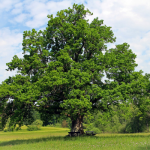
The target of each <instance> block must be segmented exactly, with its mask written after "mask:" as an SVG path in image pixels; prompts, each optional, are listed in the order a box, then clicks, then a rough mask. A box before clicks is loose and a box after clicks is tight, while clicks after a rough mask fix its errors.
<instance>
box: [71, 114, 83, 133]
mask: <svg viewBox="0 0 150 150" xmlns="http://www.w3.org/2000/svg"><path fill="white" fill-rule="evenodd" d="M71 120H72V127H71V132H80V135H82V134H84V130H83V125H82V123H83V116H81V115H79V116H78V117H77V118H76V119H75V120H74V119H73V118H72V119H71Z"/></svg>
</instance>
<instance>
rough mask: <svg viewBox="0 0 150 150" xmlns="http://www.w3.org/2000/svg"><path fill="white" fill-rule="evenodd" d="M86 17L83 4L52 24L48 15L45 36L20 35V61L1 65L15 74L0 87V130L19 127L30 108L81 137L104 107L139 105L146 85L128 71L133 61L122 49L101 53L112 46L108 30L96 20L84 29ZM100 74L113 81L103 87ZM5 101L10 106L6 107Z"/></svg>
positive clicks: (138, 75) (123, 46)
mask: <svg viewBox="0 0 150 150" xmlns="http://www.w3.org/2000/svg"><path fill="white" fill-rule="evenodd" d="M87 13H89V14H90V15H93V13H91V12H90V11H89V10H88V9H87V10H84V5H83V4H82V5H77V4H74V5H73V8H72V9H71V8H70V7H69V8H68V9H65V10H61V11H60V12H58V13H57V16H56V17H55V18H53V15H48V16H47V17H48V18H49V21H48V24H47V25H48V26H47V27H46V30H44V31H41V30H40V31H38V32H37V31H36V30H35V29H32V31H24V34H23V43H22V45H23V54H24V57H23V58H18V56H17V55H15V56H14V57H13V60H12V61H11V62H9V63H7V66H8V69H7V70H8V71H9V70H10V71H11V70H15V69H17V70H18V74H17V75H15V76H13V77H9V78H8V79H6V80H5V81H4V82H3V83H2V85H1V87H0V103H1V104H2V105H1V108H2V109H1V110H2V113H3V117H2V122H3V126H4V125H5V122H6V120H7V118H8V116H10V118H11V122H12V124H15V123H18V122H19V123H20V125H21V124H22V122H23V121H24V120H25V119H26V118H29V117H31V110H32V109H33V108H34V109H36V110H37V111H39V112H40V113H41V118H43V119H44V118H51V117H52V116H53V114H58V115H63V114H64V115H67V116H68V117H70V118H71V120H72V127H71V131H72V132H75V131H80V133H81V134H83V133H84V131H83V126H82V123H83V118H84V116H87V115H89V114H90V113H91V112H92V111H94V110H96V109H98V110H103V111H108V110H109V109H110V107H109V106H110V105H118V106H119V103H120V102H122V103H127V102H129V101H132V100H133V97H135V96H136V97H138V99H136V100H134V102H135V103H139V104H140V102H142V100H141V99H142V98H143V96H144V94H145V95H146V82H145V79H144V78H143V77H142V75H141V73H140V72H135V71H134V68H135V67H136V66H137V64H136V63H135V58H136V55H135V54H133V52H132V51H131V50H129V49H128V48H129V45H128V44H127V43H123V44H120V45H116V48H114V49H110V50H107V46H106V43H113V42H115V40H116V38H115V37H114V34H113V32H112V30H111V27H107V26H106V25H103V20H98V17H97V18H95V19H94V20H93V21H92V22H91V23H90V24H89V23H88V20H86V19H85V17H86V14H87ZM102 51H106V53H105V54H103V53H102ZM104 71H105V72H106V74H107V77H108V79H114V81H112V82H110V81H106V84H104V83H103V82H102V77H103V76H104ZM142 82H143V83H142ZM141 88H142V89H143V91H142V90H141ZM142 94H143V95H142ZM9 98H11V99H13V100H12V101H10V102H7V101H8V99H9ZM37 106H38V107H37Z"/></svg>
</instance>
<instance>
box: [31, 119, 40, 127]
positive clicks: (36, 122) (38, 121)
mask: <svg viewBox="0 0 150 150" xmlns="http://www.w3.org/2000/svg"><path fill="white" fill-rule="evenodd" d="M32 125H36V126H42V125H43V121H42V120H35V121H34V122H33V123H32Z"/></svg>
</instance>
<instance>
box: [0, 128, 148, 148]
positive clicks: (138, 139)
mask: <svg viewBox="0 0 150 150" xmlns="http://www.w3.org/2000/svg"><path fill="white" fill-rule="evenodd" d="M68 132H69V129H67V128H56V127H42V129H41V130H39V131H27V130H26V128H25V127H22V130H19V131H15V132H2V131H1V132H0V150H86V149H87V150H147V149H149V150H150V134H149V133H138V134H97V135H96V136H82V137H67V136H66V135H67V134H68Z"/></svg>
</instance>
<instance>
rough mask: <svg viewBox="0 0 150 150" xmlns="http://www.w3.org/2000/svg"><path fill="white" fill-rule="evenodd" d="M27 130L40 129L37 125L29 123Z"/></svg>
mask: <svg viewBox="0 0 150 150" xmlns="http://www.w3.org/2000/svg"><path fill="white" fill-rule="evenodd" d="M27 130H28V131H36V130H40V127H39V126H36V125H29V126H28V127H27Z"/></svg>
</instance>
